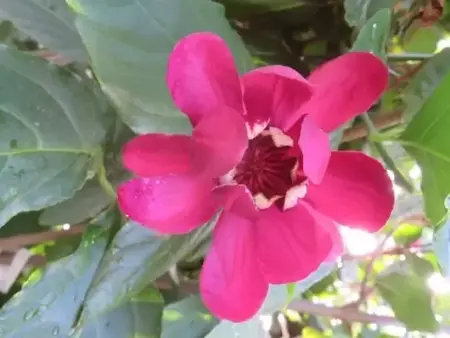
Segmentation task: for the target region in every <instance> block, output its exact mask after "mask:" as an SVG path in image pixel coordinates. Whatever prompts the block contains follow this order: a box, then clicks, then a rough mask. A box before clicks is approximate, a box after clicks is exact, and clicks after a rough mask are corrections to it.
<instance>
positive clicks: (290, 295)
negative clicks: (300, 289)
mask: <svg viewBox="0 0 450 338" xmlns="http://www.w3.org/2000/svg"><path fill="white" fill-rule="evenodd" d="M296 287H297V284H295V283H289V284H288V285H286V288H287V302H286V303H287V304H288V303H290V302H292V300H293V299H294V298H295V288H296Z"/></svg>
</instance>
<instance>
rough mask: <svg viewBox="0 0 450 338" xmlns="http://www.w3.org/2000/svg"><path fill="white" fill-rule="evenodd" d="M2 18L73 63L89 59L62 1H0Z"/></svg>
mask: <svg viewBox="0 0 450 338" xmlns="http://www.w3.org/2000/svg"><path fill="white" fill-rule="evenodd" d="M0 18H1V19H4V20H10V21H12V22H13V23H14V25H15V26H16V27H18V28H20V29H21V30H22V31H23V32H25V33H27V34H28V35H30V36H31V37H33V38H35V39H36V40H38V41H39V42H40V43H42V44H43V45H44V46H45V47H47V48H50V49H52V50H55V51H57V52H59V53H61V54H62V55H64V56H66V57H68V58H70V59H71V60H73V61H79V62H87V60H88V56H87V53H86V50H85V48H84V45H83V42H82V41H81V38H80V36H79V34H78V31H77V29H76V27H75V22H74V21H75V15H74V13H73V12H72V11H71V10H70V8H69V7H68V6H67V4H66V2H65V1H63V0H20V1H0Z"/></svg>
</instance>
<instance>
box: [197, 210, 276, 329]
mask: <svg viewBox="0 0 450 338" xmlns="http://www.w3.org/2000/svg"><path fill="white" fill-rule="evenodd" d="M253 232H254V224H253V223H252V222H251V221H249V220H246V219H245V218H241V217H239V216H237V215H234V214H232V213H230V212H223V214H222V215H221V216H220V218H219V221H218V222H217V225H216V228H215V229H214V236H213V244H212V246H211V249H210V251H209V253H208V255H207V257H206V260H205V262H204V263H203V269H202V272H201V274H200V292H201V295H202V298H203V301H204V302H205V304H206V306H207V307H208V309H209V310H210V311H211V312H212V313H213V314H214V315H215V316H216V317H218V318H220V319H227V320H231V321H234V322H241V321H244V320H247V319H249V318H251V317H252V316H254V315H255V314H256V313H257V312H258V310H259V308H260V307H261V305H262V303H263V301H264V299H265V296H266V294H267V291H268V284H267V282H266V281H265V279H264V277H263V275H262V274H261V271H260V270H259V265H258V261H257V256H256V251H255V238H254V236H253Z"/></svg>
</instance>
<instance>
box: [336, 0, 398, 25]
mask: <svg viewBox="0 0 450 338" xmlns="http://www.w3.org/2000/svg"><path fill="white" fill-rule="evenodd" d="M396 1H397V0H345V1H344V7H345V20H346V21H347V22H348V24H349V25H350V26H357V27H362V26H364V24H365V23H366V22H367V21H368V20H369V19H370V18H371V17H372V16H373V15H374V14H375V13H376V12H378V11H379V10H380V9H383V8H386V9H388V10H391V9H392V8H393V7H394V5H395V3H396ZM389 13H390V11H389Z"/></svg>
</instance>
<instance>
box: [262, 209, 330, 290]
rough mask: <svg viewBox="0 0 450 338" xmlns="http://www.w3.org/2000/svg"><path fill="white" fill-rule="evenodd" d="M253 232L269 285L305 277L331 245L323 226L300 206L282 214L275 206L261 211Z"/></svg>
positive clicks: (327, 254) (319, 262) (326, 255)
mask: <svg viewBox="0 0 450 338" xmlns="http://www.w3.org/2000/svg"><path fill="white" fill-rule="evenodd" d="M320 221H324V219H320ZM328 222H329V223H331V221H328ZM255 229H256V231H255V234H256V246H257V250H258V257H259V259H260V262H261V269H262V271H263V274H264V276H265V277H266V279H267V281H268V282H269V283H272V284H284V283H291V282H295V281H299V280H301V279H303V278H305V277H307V276H308V275H309V274H310V273H312V272H314V271H315V270H316V269H317V268H318V267H319V265H320V264H321V263H322V262H324V261H325V260H326V259H327V257H328V256H329V254H330V252H331V250H332V246H333V243H332V238H331V236H330V234H329V232H328V231H327V229H326V226H324V225H323V224H321V223H319V222H318V220H316V219H315V218H314V216H313V215H312V214H311V213H310V212H309V211H308V208H307V207H306V206H304V205H303V204H302V203H299V204H298V205H297V206H296V207H294V208H291V209H288V210H286V211H283V212H281V211H279V210H278V209H277V208H276V207H271V208H269V209H267V210H264V211H262V212H261V218H260V219H259V221H258V223H257V226H256V227H255Z"/></svg>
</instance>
